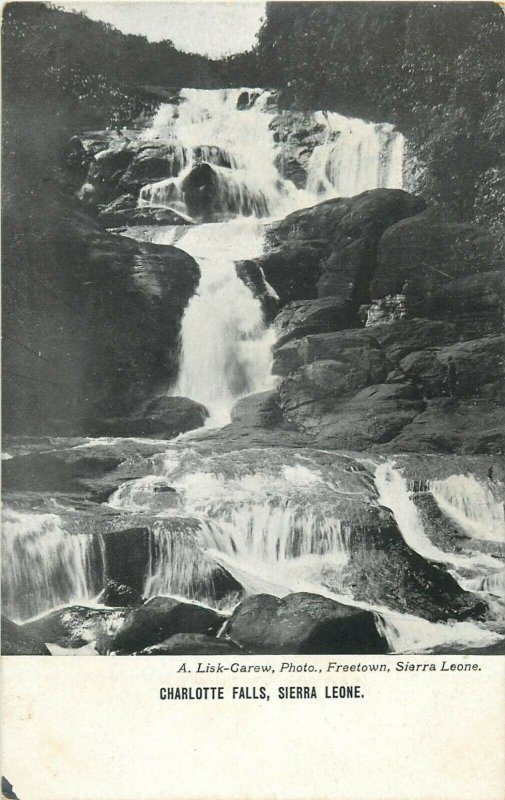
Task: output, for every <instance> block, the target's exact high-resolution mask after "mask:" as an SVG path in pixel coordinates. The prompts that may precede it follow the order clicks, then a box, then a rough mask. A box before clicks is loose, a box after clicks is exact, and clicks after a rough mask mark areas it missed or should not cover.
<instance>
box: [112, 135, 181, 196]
mask: <svg viewBox="0 0 505 800" xmlns="http://www.w3.org/2000/svg"><path fill="white" fill-rule="evenodd" d="M187 164H188V154H187V152H186V148H185V147H182V145H180V144H166V143H164V142H145V143H143V144H141V145H140V146H137V150H136V152H135V154H134V157H133V159H132V160H131V161H130V163H129V164H128V166H127V169H126V170H125V171H124V173H123V174H122V176H121V178H120V180H119V181H118V190H120V191H127V192H135V193H137V194H138V192H139V190H140V189H141V188H142V186H145V185H146V184H148V183H156V182H157V181H161V180H164V179H165V178H173V177H177V175H179V173H180V172H181V171H182V170H183V169H184V167H186V166H187Z"/></svg>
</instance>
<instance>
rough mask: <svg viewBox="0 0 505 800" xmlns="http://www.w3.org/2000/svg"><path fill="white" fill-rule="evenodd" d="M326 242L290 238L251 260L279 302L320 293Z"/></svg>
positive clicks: (313, 296) (300, 298) (288, 301)
mask: <svg viewBox="0 0 505 800" xmlns="http://www.w3.org/2000/svg"><path fill="white" fill-rule="evenodd" d="M325 252H326V251H325V246H324V244H321V243H319V242H317V241H312V242H300V243H298V242H293V243H291V242H287V243H286V244H283V245H281V246H279V247H276V248H275V249H273V250H270V251H269V252H267V253H265V254H264V255H262V256H260V257H259V258H255V259H253V260H252V261H251V262H250V263H252V264H255V265H256V266H257V267H258V268H260V269H261V270H262V272H263V274H264V276H265V278H266V280H267V281H268V283H269V284H270V285H271V286H273V288H274V290H275V292H276V294H277V295H278V297H279V300H280V305H281V306H283V305H285V304H286V303H290V302H292V301H293V300H305V299H310V298H316V297H317V281H318V278H319V276H320V274H321V263H322V260H323V259H324V256H325Z"/></svg>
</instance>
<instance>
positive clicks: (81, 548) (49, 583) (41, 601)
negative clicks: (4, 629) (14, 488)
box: [2, 508, 105, 621]
mask: <svg viewBox="0 0 505 800" xmlns="http://www.w3.org/2000/svg"><path fill="white" fill-rule="evenodd" d="M104 575H105V565H104V556H103V551H102V548H101V546H100V541H99V540H97V539H96V538H94V537H92V536H89V535H87V534H80V533H71V532H69V531H68V530H66V529H65V526H64V524H63V521H62V519H61V518H60V517H59V516H58V515H57V514H33V513H25V512H19V511H15V510H14V509H11V508H5V509H4V512H3V522H2V602H3V606H4V610H5V613H6V614H7V615H8V616H10V617H12V618H13V619H14V620H16V621H23V620H26V619H27V618H29V617H32V616H35V615H36V614H40V613H42V612H43V611H49V610H51V609H53V608H55V607H57V606H61V605H64V604H66V603H82V602H89V601H90V600H91V599H92V598H93V597H96V595H97V594H98V593H99V591H100V589H101V588H102V586H103V581H104Z"/></svg>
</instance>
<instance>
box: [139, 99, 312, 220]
mask: <svg viewBox="0 0 505 800" xmlns="http://www.w3.org/2000/svg"><path fill="white" fill-rule="evenodd" d="M246 91H248V92H249V94H250V95H254V94H255V95H257V97H256V100H255V102H254V103H253V104H252V105H250V106H249V107H247V108H241V109H240V110H239V109H238V108H237V105H238V100H239V97H240V95H241V94H242V93H243V92H244V90H243V89H216V90H214V89H212V90H206V89H183V90H182V91H181V92H180V95H179V101H180V102H179V104H178V105H171V104H166V103H165V104H162V106H161V107H160V109H159V111H158V112H157V114H156V116H155V118H154V120H153V122H152V125H151V127H150V128H148V129H147V130H146V131H144V133H143V138H145V139H161V140H164V141H167V142H176V143H179V144H181V145H182V146H183V148H184V152H185V154H186V159H187V166H185V168H184V169H182V170H181V171H180V174H178V175H177V177H174V178H169V179H167V180H164V181H159V182H157V183H154V184H148V185H147V186H144V187H143V189H142V191H141V194H140V201H139V204H140V205H166V206H168V207H171V208H173V209H174V210H176V211H183V212H186V213H187V212H188V209H187V208H185V205H184V198H183V191H182V190H183V186H184V182H185V180H186V179H187V178H188V177H189V176H190V175H191V172H192V170H193V168H194V167H195V166H197V165H198V164H202V163H203V164H208V165H211V168H212V169H211V170H209V172H208V175H209V180H210V181H211V182H212V195H213V197H212V207H213V211H214V214H216V213H220V214H222V215H225V216H226V217H229V216H233V215H237V216H241V217H244V216H250V215H254V216H256V217H265V218H267V217H273V216H276V215H277V216H282V215H284V214H287V213H289V212H290V211H292V210H294V209H295V208H297V207H299V199H298V195H299V193H298V192H297V190H296V188H295V186H294V185H293V184H292V183H291V182H290V181H284V180H283V179H282V178H281V176H280V175H279V173H278V171H277V169H276V167H275V164H274V159H275V151H274V142H273V137H272V133H271V131H270V129H269V124H270V121H271V118H272V114H271V113H268V112H267V110H266V104H267V101H268V98H269V96H270V93H269V92H267V91H264V90H262V89H254V90H253V89H249V90H246Z"/></svg>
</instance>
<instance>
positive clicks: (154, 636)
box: [111, 597, 225, 653]
mask: <svg viewBox="0 0 505 800" xmlns="http://www.w3.org/2000/svg"><path fill="white" fill-rule="evenodd" d="M224 619H225V618H224V617H222V616H221V615H220V614H218V613H217V612H216V611H212V609H210V608H205V607H204V606H199V605H195V604H192V603H182V602H180V601H179V600H174V599H173V598H171V597H154V598H153V599H152V600H149V601H148V602H147V603H145V604H144V605H143V606H140V607H139V608H136V609H133V610H132V611H130V612H129V614H128V617H127V618H126V620H125V622H124V625H123V626H122V627H121V629H120V630H119V631H118V632H117V633H116V635H115V636H114V638H113V641H112V642H111V648H112V650H114V651H119V652H123V653H134V652H139V651H141V650H144V649H145V648H146V647H150V646H151V645H155V644H159V643H160V642H163V641H164V640H165V639H168V638H169V637H171V636H174V635H175V634H176V633H203V634H207V635H209V634H211V635H216V634H217V632H218V631H219V629H220V628H221V626H222V625H223V622H224Z"/></svg>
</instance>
